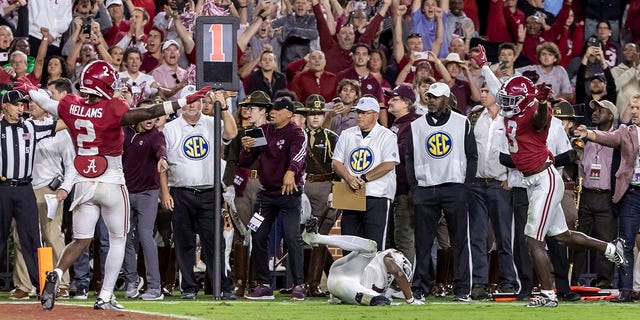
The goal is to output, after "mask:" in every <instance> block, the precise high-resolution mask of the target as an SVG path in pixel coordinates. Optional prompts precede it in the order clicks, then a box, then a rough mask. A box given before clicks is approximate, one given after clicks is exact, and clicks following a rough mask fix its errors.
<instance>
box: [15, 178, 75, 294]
mask: <svg viewBox="0 0 640 320" xmlns="http://www.w3.org/2000/svg"><path fill="white" fill-rule="evenodd" d="M34 192H35V194H36V201H37V204H38V218H39V220H40V233H41V236H42V241H43V242H44V245H45V246H50V247H51V248H52V250H53V265H54V266H55V265H56V264H57V262H58V260H59V259H60V255H61V254H62V250H63V249H64V247H65V243H64V236H63V235H62V231H61V227H62V203H60V204H59V205H58V211H57V212H56V216H55V218H54V219H53V220H51V219H49V218H47V204H46V202H45V199H44V195H45V194H54V193H55V192H53V191H51V189H49V187H44V188H40V189H37V190H34ZM13 239H14V242H15V250H16V262H15V267H14V271H13V283H14V284H15V287H16V288H18V289H20V290H23V291H25V292H30V291H31V281H30V280H29V272H27V266H26V265H25V262H24V258H23V257H22V247H21V246H20V241H19V240H18V233H17V232H15V228H13ZM60 287H61V288H65V289H66V288H69V272H68V271H67V272H65V273H64V275H62V279H61V281H60ZM38 290H39V288H38Z"/></svg>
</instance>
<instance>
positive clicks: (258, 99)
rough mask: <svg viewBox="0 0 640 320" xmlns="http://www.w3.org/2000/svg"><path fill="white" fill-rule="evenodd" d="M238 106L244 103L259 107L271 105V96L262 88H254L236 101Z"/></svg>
mask: <svg viewBox="0 0 640 320" xmlns="http://www.w3.org/2000/svg"><path fill="white" fill-rule="evenodd" d="M238 105H240V106H244V105H256V106H259V107H270V106H271V98H269V95H267V93H266V92H264V91H262V90H256V91H254V92H252V93H251V94H250V95H248V96H246V97H245V98H244V100H242V101H240V103H238Z"/></svg>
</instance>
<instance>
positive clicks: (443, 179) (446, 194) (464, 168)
mask: <svg viewBox="0 0 640 320" xmlns="http://www.w3.org/2000/svg"><path fill="white" fill-rule="evenodd" d="M450 94H451V93H450V91H449V86H447V85H446V84H444V83H440V82H436V83H434V84H432V85H431V86H430V87H429V90H428V91H427V101H428V104H427V108H428V112H427V114H425V115H424V116H422V117H420V118H418V119H416V120H415V121H413V122H412V123H411V130H408V131H407V134H409V135H410V137H409V139H408V142H407V146H408V151H407V155H406V168H407V179H408V181H409V185H410V186H411V191H412V192H413V203H414V211H415V217H416V218H415V219H416V222H415V241H416V242H415V243H416V262H415V268H416V270H415V273H414V277H413V283H412V289H413V295H414V297H415V298H416V299H421V300H422V299H424V297H425V295H426V294H428V293H429V292H431V287H430V286H431V279H430V278H429V259H430V254H429V253H430V252H431V247H432V246H433V239H434V238H435V236H436V228H437V226H438V219H439V218H440V215H441V212H444V216H445V219H446V220H447V228H448V229H449V237H450V239H451V247H452V255H453V265H454V272H453V278H454V280H453V281H454V287H453V292H454V294H455V298H454V301H463V302H468V301H471V298H470V297H469V293H470V289H471V272H470V268H469V257H470V256H471V252H470V250H469V237H468V236H467V235H468V233H469V230H468V225H469V222H468V220H469V215H468V212H467V207H468V206H467V200H468V193H469V187H468V185H469V184H470V183H471V182H472V181H473V180H474V178H475V174H476V168H477V165H478V152H477V150H476V141H475V137H474V135H473V130H472V129H471V125H470V123H469V120H468V119H467V118H466V117H465V116H463V115H460V114H458V113H455V112H452V111H451V107H449V106H448V105H447V102H448V101H449V96H450Z"/></svg>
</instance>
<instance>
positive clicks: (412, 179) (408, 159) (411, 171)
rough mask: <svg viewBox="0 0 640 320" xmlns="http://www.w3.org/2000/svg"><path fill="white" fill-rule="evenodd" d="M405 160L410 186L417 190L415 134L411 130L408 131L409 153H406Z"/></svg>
mask: <svg viewBox="0 0 640 320" xmlns="http://www.w3.org/2000/svg"><path fill="white" fill-rule="evenodd" d="M407 131H409V130H407ZM404 162H405V164H404V165H405V170H406V171H407V182H408V183H409V188H410V189H411V190H415V188H417V187H418V180H416V173H415V168H414V167H413V134H412V133H411V132H410V131H409V132H407V153H406V154H404Z"/></svg>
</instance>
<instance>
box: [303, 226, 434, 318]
mask: <svg viewBox="0 0 640 320" xmlns="http://www.w3.org/2000/svg"><path fill="white" fill-rule="evenodd" d="M302 239H303V240H304V241H305V242H306V243H308V244H310V245H319V244H324V245H331V246H336V247H339V248H341V249H343V250H347V251H351V252H350V253H349V254H347V255H346V256H344V257H342V258H340V259H338V260H336V261H335V262H334V263H333V265H331V270H330V271H329V276H328V277H327V287H328V289H329V292H330V293H331V296H332V300H333V301H336V298H337V299H339V300H338V301H337V302H338V303H339V302H345V303H349V304H361V305H365V306H377V305H389V304H391V299H390V298H391V296H392V294H393V293H395V292H397V291H401V292H402V294H403V295H404V298H405V300H406V301H407V303H408V304H424V302H422V301H420V300H417V299H415V298H414V297H413V294H412V293H411V285H410V282H411V277H412V273H413V269H412V266H411V262H409V259H407V258H406V257H405V256H404V255H403V254H402V252H400V251H398V250H395V249H387V250H384V251H376V250H377V247H378V246H377V244H376V242H375V241H373V240H368V239H364V238H360V237H356V236H338V235H334V236H329V235H321V234H318V232H317V219H316V218H310V219H309V222H307V226H306V228H305V230H304V231H303V233H302Z"/></svg>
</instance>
